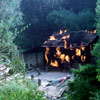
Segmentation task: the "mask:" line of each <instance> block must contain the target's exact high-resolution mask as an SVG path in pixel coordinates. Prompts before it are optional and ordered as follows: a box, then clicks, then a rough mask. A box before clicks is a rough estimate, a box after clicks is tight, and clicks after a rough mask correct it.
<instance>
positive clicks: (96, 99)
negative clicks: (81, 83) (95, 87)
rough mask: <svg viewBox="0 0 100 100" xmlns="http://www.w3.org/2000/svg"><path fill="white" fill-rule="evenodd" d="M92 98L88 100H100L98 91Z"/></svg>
mask: <svg viewBox="0 0 100 100" xmlns="http://www.w3.org/2000/svg"><path fill="white" fill-rule="evenodd" d="M92 95H93V96H94V97H90V100H100V91H97V92H94V93H92Z"/></svg>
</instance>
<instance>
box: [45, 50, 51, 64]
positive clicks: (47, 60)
mask: <svg viewBox="0 0 100 100" xmlns="http://www.w3.org/2000/svg"><path fill="white" fill-rule="evenodd" d="M49 50H50V49H49V48H46V51H45V59H46V62H47V63H48V62H49V59H48V56H47V55H48V54H49Z"/></svg>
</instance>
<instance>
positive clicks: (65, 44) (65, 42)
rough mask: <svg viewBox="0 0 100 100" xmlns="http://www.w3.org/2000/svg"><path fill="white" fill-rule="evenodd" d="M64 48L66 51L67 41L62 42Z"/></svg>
mask: <svg viewBox="0 0 100 100" xmlns="http://www.w3.org/2000/svg"><path fill="white" fill-rule="evenodd" d="M64 48H65V49H66V48H67V41H66V40H64Z"/></svg>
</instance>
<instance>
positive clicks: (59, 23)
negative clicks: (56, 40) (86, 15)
mask: <svg viewBox="0 0 100 100" xmlns="http://www.w3.org/2000/svg"><path fill="white" fill-rule="evenodd" d="M46 18H47V22H48V23H49V24H50V26H51V28H53V30H59V29H60V28H61V29H69V30H73V29H74V30H78V29H79V26H78V23H77V22H78V18H77V15H76V14H75V13H73V12H70V11H66V10H60V11H53V12H51V13H49V14H48V16H47V17H46Z"/></svg>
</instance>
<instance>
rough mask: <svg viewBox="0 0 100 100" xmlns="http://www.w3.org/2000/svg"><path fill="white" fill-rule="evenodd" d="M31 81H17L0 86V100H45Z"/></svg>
mask: <svg viewBox="0 0 100 100" xmlns="http://www.w3.org/2000/svg"><path fill="white" fill-rule="evenodd" d="M43 94H44V93H43V92H40V91H38V90H37V88H36V85H35V84H34V83H33V81H31V80H28V79H17V80H13V81H10V82H7V83H4V84H3V85H2V86H0V100H45V99H44V97H43Z"/></svg>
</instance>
